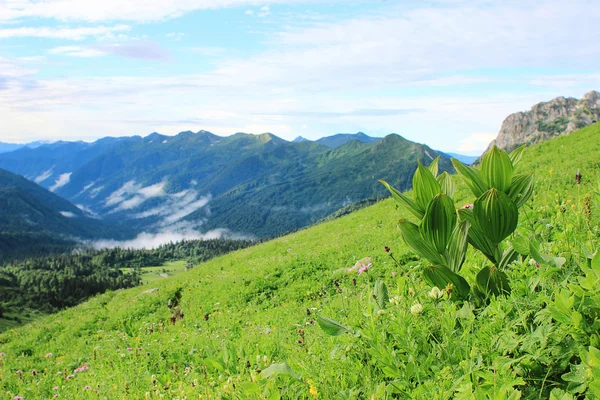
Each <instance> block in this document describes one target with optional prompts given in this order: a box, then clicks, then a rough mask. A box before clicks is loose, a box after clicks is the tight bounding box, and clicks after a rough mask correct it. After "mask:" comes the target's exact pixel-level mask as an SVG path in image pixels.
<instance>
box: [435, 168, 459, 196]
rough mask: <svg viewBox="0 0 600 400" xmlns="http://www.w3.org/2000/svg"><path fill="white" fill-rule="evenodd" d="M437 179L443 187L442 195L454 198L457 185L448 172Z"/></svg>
mask: <svg viewBox="0 0 600 400" xmlns="http://www.w3.org/2000/svg"><path fill="white" fill-rule="evenodd" d="M436 179H437V181H438V182H439V183H440V186H441V187H442V193H446V194H447V195H448V196H450V197H452V198H453V197H454V193H455V192H456V184H455V183H454V180H453V179H452V177H451V176H450V174H449V173H448V172H444V173H442V174H441V175H439V176H438V177H437V178H436Z"/></svg>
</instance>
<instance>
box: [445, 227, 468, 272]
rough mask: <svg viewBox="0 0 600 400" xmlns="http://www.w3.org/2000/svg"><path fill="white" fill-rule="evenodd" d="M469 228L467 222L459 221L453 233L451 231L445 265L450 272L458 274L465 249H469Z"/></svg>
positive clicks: (465, 252)
mask: <svg viewBox="0 0 600 400" xmlns="http://www.w3.org/2000/svg"><path fill="white" fill-rule="evenodd" d="M469 226H470V224H469V222H468V221H467V220H461V221H459V222H458V224H456V226H455V227H454V231H452V236H451V237H450V241H449V242H448V246H447V247H446V260H447V265H448V268H450V270H451V271H452V272H459V271H460V269H461V267H462V265H463V263H464V262H465V256H466V254H467V248H468V247H469V241H468V233H469Z"/></svg>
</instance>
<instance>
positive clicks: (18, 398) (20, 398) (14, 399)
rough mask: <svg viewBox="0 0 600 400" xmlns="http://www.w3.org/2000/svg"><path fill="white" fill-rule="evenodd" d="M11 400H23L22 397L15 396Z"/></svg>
mask: <svg viewBox="0 0 600 400" xmlns="http://www.w3.org/2000/svg"><path fill="white" fill-rule="evenodd" d="M13 400H23V396H15V397H13Z"/></svg>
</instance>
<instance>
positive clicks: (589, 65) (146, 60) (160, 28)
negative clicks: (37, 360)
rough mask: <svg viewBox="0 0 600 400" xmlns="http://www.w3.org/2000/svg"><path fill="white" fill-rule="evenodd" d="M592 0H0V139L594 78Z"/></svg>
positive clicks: (464, 118)
mask: <svg viewBox="0 0 600 400" xmlns="http://www.w3.org/2000/svg"><path fill="white" fill-rule="evenodd" d="M598 15H600V2H598V1H596V0H569V1H568V2H567V1H564V0H559V1H552V0H550V1H540V0H536V1H533V0H521V1H513V0H503V1H491V0H437V1H429V0H414V1H408V0H407V1H404V0H402V1H401V0H379V1H377V0H363V1H361V0H338V1H336V0H272V1H270V2H264V1H257V0H170V1H165V0H126V1H124V0H1V1H0V121H2V124H1V127H0V141H4V142H28V141H33V140H40V139H41V140H56V139H63V140H86V141H90V140H94V139H97V138H99V137H103V136H109V135H110V136H130V135H142V136H145V135H147V134H149V133H151V132H153V131H158V132H160V133H164V134H176V133H178V132H180V131H184V130H193V131H197V130H200V129H206V130H209V131H211V132H214V133H216V134H220V135H229V134H232V133H235V132H240V131H242V132H249V133H261V132H267V131H268V132H272V133H274V134H276V135H278V136H280V137H283V138H285V139H289V140H291V139H293V138H294V137H296V136H298V135H302V136H304V137H306V138H309V139H316V138H319V137H321V136H326V135H331V134H335V133H338V132H351V133H354V132H357V131H363V132H365V133H367V134H369V135H372V136H384V135H386V134H388V133H392V132H394V133H399V134H401V135H403V136H405V137H406V138H408V139H411V140H414V141H418V142H422V143H427V144H429V145H430V146H432V147H434V148H437V149H440V150H445V151H458V152H462V153H465V154H478V153H479V152H481V150H483V149H484V148H485V147H486V145H487V144H488V142H489V141H490V140H491V139H492V138H493V137H495V135H496V133H497V132H498V129H499V128H500V125H501V123H502V120H503V119H504V118H505V117H506V116H507V115H508V114H510V113H512V112H515V111H521V110H526V109H529V108H530V106H531V105H533V104H534V103H536V102H539V101H543V100H549V99H551V98H553V97H556V96H560V95H565V96H573V97H581V96H582V95H583V94H584V93H586V92H587V91H589V90H592V89H596V90H597V89H600V87H599V86H600V85H599V82H600V46H599V45H598V39H597V34H596V31H597V28H596V27H597V23H598Z"/></svg>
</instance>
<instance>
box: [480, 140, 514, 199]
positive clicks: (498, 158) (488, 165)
mask: <svg viewBox="0 0 600 400" xmlns="http://www.w3.org/2000/svg"><path fill="white" fill-rule="evenodd" d="M513 173H514V167H513V164H512V161H510V157H509V156H508V154H506V152H505V151H503V150H500V149H499V148H498V147H496V146H492V148H491V149H490V150H489V151H488V152H487V153H485V155H484V156H483V158H482V160H481V178H482V179H483V181H484V182H485V183H486V184H487V185H488V187H490V188H492V187H494V188H496V189H498V190H499V191H501V192H505V193H506V192H507V191H508V188H509V187H510V183H511V181H512V177H513Z"/></svg>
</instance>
